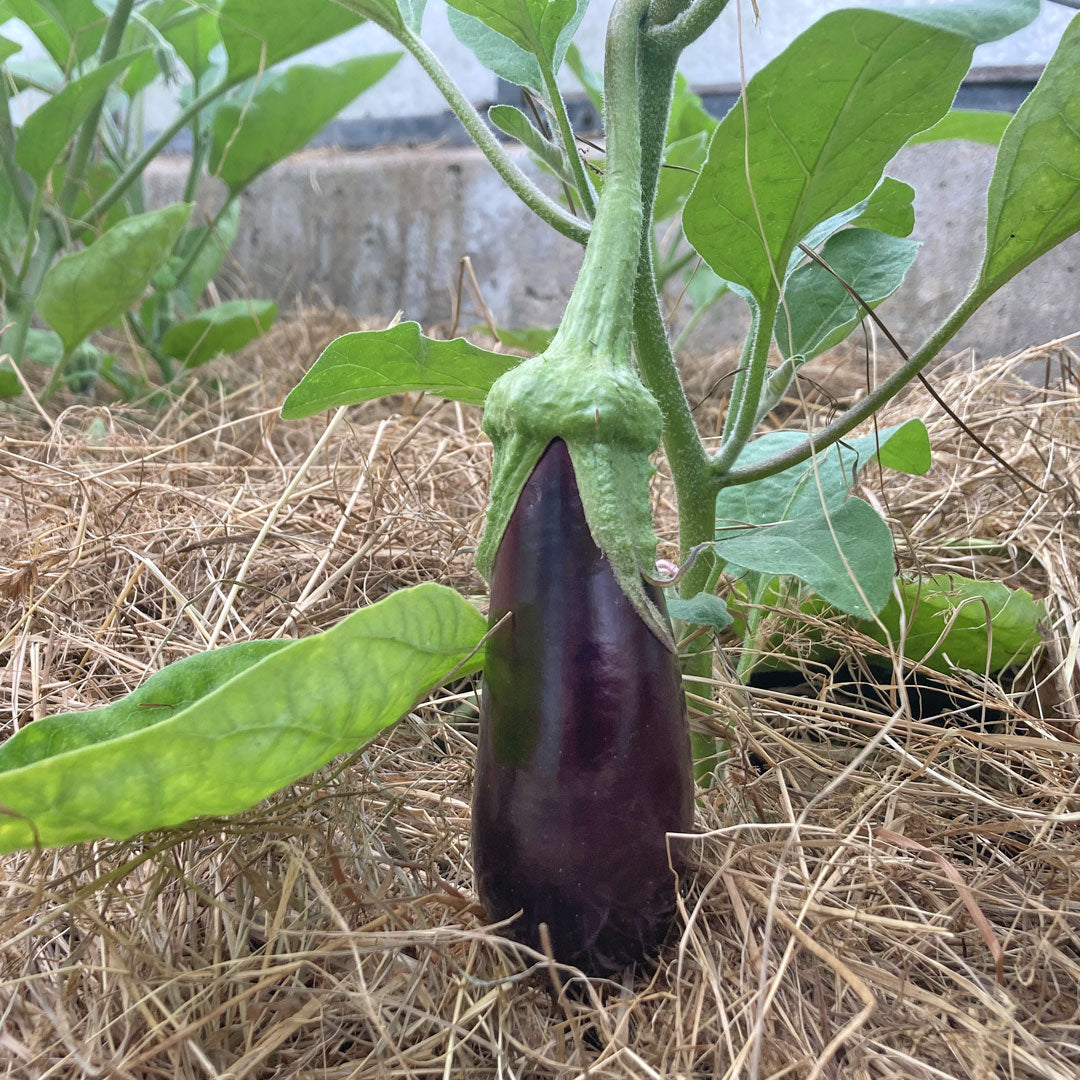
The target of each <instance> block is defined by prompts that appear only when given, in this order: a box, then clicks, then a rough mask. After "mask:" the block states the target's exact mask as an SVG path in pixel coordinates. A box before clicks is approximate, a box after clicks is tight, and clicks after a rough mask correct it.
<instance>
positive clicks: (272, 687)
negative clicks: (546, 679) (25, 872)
mask: <svg viewBox="0 0 1080 1080" xmlns="http://www.w3.org/2000/svg"><path fill="white" fill-rule="evenodd" d="M485 629H486V624H485V621H484V618H483V616H481V615H480V613H479V612H478V611H477V610H476V609H475V608H473V607H472V606H471V605H470V604H469V603H468V602H467V601H466V600H465V599H464V598H462V597H461V596H459V595H458V594H457V593H455V592H454V591H453V590H452V589H448V588H446V587H444V586H441V585H435V584H424V585H418V586H416V587H415V588H411V589H404V590H402V591H400V592H396V593H393V594H392V595H390V596H389V597H387V598H386V599H385V600H382V601H380V602H379V603H377V604H374V605H372V606H371V607H368V608H364V609H363V610H361V611H358V612H356V613H355V614H353V615H351V616H349V617H348V618H346V619H344V620H343V621H342V622H341V623H339V624H338V625H337V626H335V627H334V628H333V629H332V630H328V631H326V632H325V633H322V634H319V635H317V636H315V637H311V638H305V639H303V640H301V641H297V642H293V643H290V644H289V645H287V646H286V647H283V648H280V649H276V650H275V651H273V652H271V653H270V654H269V655H266V656H263V657H261V658H258V657H257V658H256V659H255V660H254V662H253V663H251V664H250V666H242V665H240V664H238V665H237V666H238V670H237V672H236V673H235V674H234V675H233V676H232V677H231V678H227V680H226V681H224V682H222V683H221V684H220V685H215V686H214V687H213V688H211V689H209V690H208V691H207V690H206V688H205V685H206V681H207V680H206V677H205V675H204V678H203V686H202V687H200V688H196V690H195V693H201V694H202V695H203V696H200V697H197V698H194V700H192V701H191V704H189V705H187V706H186V707H183V708H176V709H157V708H149V707H148V708H145V709H143V710H140V711H145V712H147V713H150V714H152V716H151V719H150V720H149V721H148V722H147V723H146V725H145V726H140V727H138V728H137V729H135V725H134V723H133V721H132V719H131V717H130V716H128V717H127V724H128V726H127V728H126V729H124V730H122V731H121V732H120V733H119V734H118V735H117V736H116V737H112V736H111V735H110V734H109V732H108V730H107V729H108V721H106V722H105V723H104V724H103V725H102V726H103V727H105V728H106V730H105V731H104V732H103V733H102V734H103V735H104V736H105V738H104V741H101V742H95V743H92V744H89V745H81V746H79V747H78V748H76V749H71V750H68V751H65V752H60V753H55V754H52V755H51V756H47V757H34V759H33V760H32V761H29V762H28V763H26V764H22V765H19V766H17V767H14V768H11V767H9V768H8V769H7V770H6V771H4V772H0V807H2V808H3V811H4V812H3V813H0V852H2V851H11V850H14V849H17V848H25V847H32V846H34V844H35V842H40V843H41V844H43V845H46V846H49V845H56V844H67V843H75V842H78V841H83V840H92V839H97V838H101V837H109V838H113V839H124V838H126V837H129V836H133V835H135V834H136V833H139V832H144V831H146V830H147V829H156V828H164V827H167V826H171V825H177V824H180V823H181V822H184V821H187V820H190V819H191V818H194V817H203V816H207V815H223V814H233V813H238V812H240V811H242V810H245V809H247V808H248V807H250V806H253V805H254V804H255V803H257V802H258V801H259V800H260V799H263V798H265V797H266V796H268V795H270V794H272V793H273V792H274V791H277V790H279V789H280V788H282V787H284V786H285V785H286V784H289V783H291V782H293V781H295V780H297V779H299V778H300V777H302V776H305V775H307V774H308V773H310V772H312V771H313V770H315V769H317V768H320V767H321V766H322V765H324V764H326V762H328V761H330V760H331V759H332V758H334V757H336V756H338V755H339V754H342V753H347V752H349V751H352V750H355V749H356V748H358V747H360V746H362V745H363V744H364V743H365V742H367V740H369V739H370V738H371V737H372V736H374V735H375V734H377V733H378V732H379V731H380V730H382V729H383V728H385V727H386V726H388V725H389V724H392V723H393V722H394V721H395V720H397V719H398V718H400V717H401V716H402V715H403V714H404V713H405V712H407V711H408V710H409V709H410V708H411V707H412V706H413V705H414V704H415V703H416V702H417V701H418V700H420V699H422V698H423V696H424V695H426V694H427V693H428V692H429V691H430V690H431V689H432V688H433V687H435V686H437V685H438V684H439V683H440V682H441V681H442V680H444V679H445V678H446V677H447V676H448V675H449V674H450V672H451V671H454V670H455V668H456V667H457V665H459V664H462V663H463V662H464V661H465V658H466V657H467V656H469V654H470V653H471V652H472V651H473V650H474V649H475V648H476V646H477V645H478V644H479V642H480V640H481V639H482V637H483V634H484V632H485ZM479 664H480V661H479V659H478V658H475V657H474V658H473V659H471V660H469V661H468V663H467V664H465V666H464V667H463V668H462V669H461V671H460V674H468V673H470V672H472V671H475V670H477V669H478V668H479ZM240 668H242V669H240ZM210 681H213V676H211V680H210ZM176 694H177V700H178V701H179V700H189V699H191V698H192V694H191V692H190V691H189V690H188V689H187V688H186V687H185V686H183V685H180V686H178V687H176ZM143 704H144V705H150V704H152V703H151V702H143ZM161 714H165V715H164V716H162V715H161ZM84 715H85V716H90V717H93V716H94V714H93V713H90V714H84ZM82 719H83V718H82V717H76V718H75V722H76V723H79V722H80V721H81V720H82ZM138 719H141V717H140V718H138ZM68 722H69V723H70V722H71V718H70V717H69V718H68ZM91 722H92V723H97V722H99V721H91ZM34 726H35V725H31V726H30V728H29V729H27V730H28V731H30V730H32V728H33V727H34ZM73 741H75V742H77V741H78V738H77V737H75V738H74V739H73ZM47 745H48V740H46V746H47ZM20 753H21V751H20V750H19V749H18V748H16V749H15V750H14V751H10V750H9V751H7V756H8V759H9V760H10V758H11V756H12V755H13V754H14V756H15V760H16V761H19V760H20V758H19V755H20ZM27 756H29V755H27Z"/></svg>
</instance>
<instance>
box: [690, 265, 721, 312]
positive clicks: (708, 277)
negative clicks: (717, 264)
mask: <svg viewBox="0 0 1080 1080" xmlns="http://www.w3.org/2000/svg"><path fill="white" fill-rule="evenodd" d="M729 288H730V286H729V285H728V283H727V282H726V281H725V280H724V279H723V278H722V277H719V276H717V274H716V273H714V271H713V270H711V269H710V268H709V265H708V263H702V264H701V265H700V266H698V267H695V268H694V269H692V270H691V271H690V272H689V276H688V278H687V284H686V295H687V296H688V297H689V298H690V303H691V304H693V305H694V310H695V311H698V310H699V309H700V308H705V307H711V306H712V305H713V304H715V303H716V301H717V300H719V299H720V297H721V296H723V295H724V293H726V292H727V291H728V289H729Z"/></svg>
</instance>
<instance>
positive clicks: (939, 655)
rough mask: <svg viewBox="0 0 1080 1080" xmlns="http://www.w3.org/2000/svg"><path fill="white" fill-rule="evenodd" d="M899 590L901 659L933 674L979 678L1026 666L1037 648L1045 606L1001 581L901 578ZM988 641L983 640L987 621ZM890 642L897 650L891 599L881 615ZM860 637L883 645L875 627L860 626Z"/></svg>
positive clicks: (941, 576)
mask: <svg viewBox="0 0 1080 1080" xmlns="http://www.w3.org/2000/svg"><path fill="white" fill-rule="evenodd" d="M897 587H898V588H899V591H900V596H901V598H902V600H903V606H904V614H905V620H904V621H905V623H906V625H907V636H906V638H905V641H904V656H905V657H907V658H908V659H909V660H912V661H916V662H920V663H922V664H924V665H926V666H927V667H929V668H932V669H934V670H935V671H945V672H947V671H950V670H952V668H953V667H958V668H964V669H965V670H967V671H974V672H977V673H979V674H982V673H983V672H984V671H985V670H986V668H987V646H988V645H989V653H990V656H989V670H990V671H991V672H998V671H1001V670H1003V669H1004V668H1007V667H1010V666H1012V665H1014V664H1025V663H1027V661H1028V660H1029V659H1030V658H1031V655H1032V653H1033V652H1034V651H1035V649H1036V648H1038V646H1039V644H1040V643H1041V640H1042V639H1041V637H1040V635H1039V621H1040V620H1041V619H1042V618H1044V617H1045V615H1046V605H1045V604H1043V603H1042V601H1036V600H1035V599H1034V598H1033V597H1032V595H1031V593H1029V592H1028V591H1027V590H1026V589H1010V588H1009V587H1008V586H1007V585H1005V584H1004V583H1003V582H1000V581H975V580H974V579H972V578H967V577H963V576H961V575H959V574H935V575H932V576H930V577H927V578H924V579H923V580H921V581H913V580H908V579H905V578H901V579H900V580H898V581H897ZM987 613H989V616H990V627H991V636H990V637H989V638H988V637H987V632H986V617H987ZM954 614H956V619H955V621H954V622H953V624H952V628H951V629H950V630H949V631H948V633H947V634H946V635H945V638H944V640H943V641H942V642H941V644H940V645H938V646H937V648H934V646H935V644H936V643H937V640H938V638H939V637H941V634H942V632H943V631H944V630H945V628H946V626H948V624H949V621H950V620H951V619H952V617H953V615H954ZM878 618H879V619H880V620H881V622H882V623H883V624H884V625H885V627H886V628H887V629H888V631H889V635H890V637H891V638H892V642H893V647H894V648H898V647H899V644H900V604H899V603H898V602H897V599H896V597H895V596H890V597H889V601H888V603H887V604H886V605H885V607H884V608H883V609H882V611H881V612H880V613H879V615H878ZM860 629H861V630H862V631H863V633H865V634H867V635H868V636H869V637H872V638H874V640H875V641H880V642H881V643H882V644H883V645H884V644H886V637H885V634H884V632H883V631H882V629H881V627H880V626H878V624H877V623H875V622H865V623H862V624H861V625H860Z"/></svg>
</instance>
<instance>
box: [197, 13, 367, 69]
mask: <svg viewBox="0 0 1080 1080" xmlns="http://www.w3.org/2000/svg"><path fill="white" fill-rule="evenodd" d="M361 22H363V16H362V15H360V14H358V13H356V12H355V11H351V10H350V9H349V8H348V7H345V6H343V5H342V4H337V3H334V2H333V0H303V2H302V3H298V0H225V2H224V3H223V4H222V5H221V12H220V14H219V16H218V24H219V26H220V29H221V40H222V41H223V42H224V43H225V51H226V52H227V53H228V54H229V80H230V81H236V80H237V79H245V78H247V77H248V76H250V75H254V74H255V73H256V72H258V71H262V70H263V69H264V68H269V67H272V66H273V65H274V64H276V63H277V62H278V61H279V60H284V59H285V58H286V57H289V56H295V55H296V54H297V53H299V52H303V51H304V50H305V49H310V48H311V47H312V46H313V45H318V44H320V43H321V42H323V41H327V40H329V39H330V38H333V37H337V36H338V34H343V33H344V32H345V31H346V30H351V29H352V28H353V27H354V26H357V25H359V24H360V23H361Z"/></svg>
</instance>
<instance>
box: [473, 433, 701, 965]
mask: <svg viewBox="0 0 1080 1080" xmlns="http://www.w3.org/2000/svg"><path fill="white" fill-rule="evenodd" d="M651 596H652V598H653V600H654V601H655V602H656V603H657V605H658V606H659V607H660V608H661V610H663V606H664V602H663V598H662V596H661V594H660V591H659V590H652V591H651ZM508 611H509V612H512V614H511V617H510V620H509V621H508V622H507V623H506V624H504V625H503V626H502V627H501V628H500V629H499V630H497V631H496V632H495V633H494V634H493V635H492V637H491V639H490V640H489V642H488V645H487V654H486V659H485V666H484V681H483V691H482V699H481V709H480V748H479V753H478V756H477V765H476V780H475V789H474V794H473V817H472V835H473V859H474V864H475V867H476V878H477V888H478V891H479V893H480V899H481V900H482V902H483V904H484V907H485V909H486V910H487V913H488V915H489V916H490V917H491V918H492V919H493V920H494V919H506V918H509V917H510V916H512V915H514V914H515V913H516V912H518V911H523V914H522V916H520V917H519V918H518V919H517V920H516V922H515V923H514V924H512V925H511V927H510V929H509V932H510V934H512V935H513V936H514V937H516V938H517V939H518V940H521V941H523V942H525V943H527V944H529V945H532V946H533V947H535V948H539V947H540V945H541V940H540V935H539V925H540V923H546V924H547V926H548V930H549V933H550V935H551V942H552V948H553V951H554V954H555V956H556V958H557V959H558V960H560V961H563V962H566V963H573V964H576V965H578V966H581V967H582V968H584V969H585V970H586V971H592V972H595V973H602V972H608V971H613V970H618V969H620V968H622V967H624V966H626V964H628V963H629V962H631V961H633V960H635V959H637V958H639V957H641V956H642V955H643V954H645V953H647V952H648V951H649V950H650V949H651V948H653V947H654V946H655V945H656V944H658V943H659V942H660V941H661V940H662V939H663V938H664V936H665V935H666V933H667V931H668V928H669V926H670V921H671V916H672V913H673V910H674V904H675V896H676V880H675V876H674V874H673V872H672V868H673V867H674V868H675V869H678V867H679V866H680V864H681V861H682V856H683V846H684V845H683V844H681V843H679V842H675V841H669V840H668V838H667V837H666V835H665V834H666V833H669V832H683V833H685V832H689V831H690V828H691V825H692V822H693V790H694V789H693V774H692V767H691V758H690V737H689V730H688V727H687V721H686V700H685V696H684V693H683V688H682V679H681V677H680V674H679V665H678V660H677V658H676V656H675V655H674V654H673V653H671V652H669V651H668V649H667V648H665V646H664V645H663V643H662V642H661V641H659V639H657V638H656V637H655V635H653V634H652V632H651V631H650V630H649V628H648V627H647V626H646V624H645V623H644V621H643V620H642V619H641V617H640V616H639V615H638V614H637V612H636V611H634V609H633V607H632V606H631V604H630V602H629V600H627V598H626V596H625V595H624V594H623V592H622V590H621V589H620V588H619V586H618V584H617V583H616V581H615V576H614V574H613V573H612V571H611V567H610V565H609V564H608V561H607V559H606V558H605V557H604V556H603V555H602V554H601V552H600V550H599V549H598V548H597V546H596V544H595V543H594V542H593V539H592V536H591V535H590V533H589V528H588V525H587V524H586V522H585V514H584V511H583V510H582V506H581V498H580V496H579V495H578V488H577V481H576V480H575V478H574V470H573V466H572V464H571V462H570V455H569V453H568V451H567V449H566V444H565V443H563V442H562V441H561V440H556V441H555V442H553V443H552V444H551V445H550V446H549V447H548V448H547V450H545V451H544V454H543V455H542V457H541V458H540V461H539V462H538V463H537V465H536V468H535V469H534V470H533V473H532V475H531V476H530V477H529V480H528V481H527V482H526V484H525V487H524V489H523V490H522V493H521V496H520V497H519V499H518V503H517V506H516V508H515V509H514V513H513V515H512V516H511V518H510V522H509V524H508V526H507V529H506V532H505V534H504V535H503V538H502V541H501V543H500V546H499V550H498V553H497V554H496V556H495V564H494V568H493V574H492V581H491V615H490V622H491V624H492V625H494V624H495V623H496V622H497V621H498V620H499V619H500V618H502V617H503V616H504V615H505V614H506V613H507V612H508Z"/></svg>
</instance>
